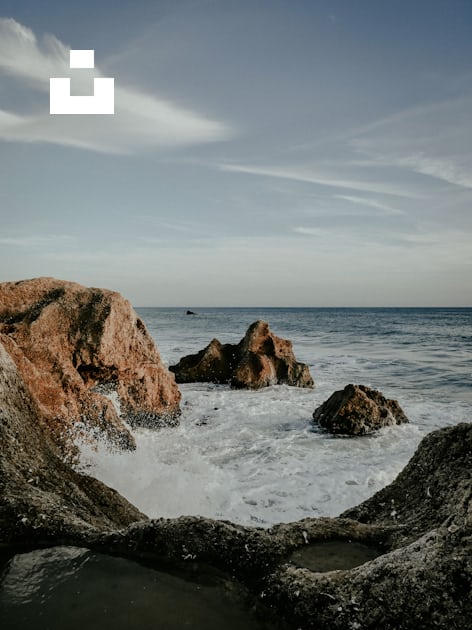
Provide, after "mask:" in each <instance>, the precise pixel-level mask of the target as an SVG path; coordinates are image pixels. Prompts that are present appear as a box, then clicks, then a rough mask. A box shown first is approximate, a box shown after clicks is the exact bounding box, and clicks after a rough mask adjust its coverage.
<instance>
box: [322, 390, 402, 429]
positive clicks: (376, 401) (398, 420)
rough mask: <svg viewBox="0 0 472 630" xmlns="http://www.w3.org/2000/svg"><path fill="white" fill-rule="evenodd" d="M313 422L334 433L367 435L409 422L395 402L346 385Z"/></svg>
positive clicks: (379, 394) (331, 397)
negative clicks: (383, 428)
mask: <svg viewBox="0 0 472 630" xmlns="http://www.w3.org/2000/svg"><path fill="white" fill-rule="evenodd" d="M313 419H314V420H315V422H316V423H318V424H319V425H320V426H321V427H323V428H325V429H327V430H328V431H330V432H331V433H335V434H343V435H366V434H367V433H371V432H372V431H376V430H377V429H381V428H382V427H386V426H390V425H393V424H402V423H405V422H408V418H407V417H406V415H405V414H404V412H403V410H402V408H401V407H400V405H399V404H398V402H397V401H396V400H389V399H387V398H385V397H384V396H383V394H381V392H378V391H376V390H374V389H371V388H370V387H366V386H365V385H346V387H345V388H344V389H343V390H339V391H337V392H334V394H332V395H331V396H330V397H329V398H328V400H326V401H325V402H324V403H323V404H322V405H321V406H320V407H318V408H317V409H315V412H314V414H313Z"/></svg>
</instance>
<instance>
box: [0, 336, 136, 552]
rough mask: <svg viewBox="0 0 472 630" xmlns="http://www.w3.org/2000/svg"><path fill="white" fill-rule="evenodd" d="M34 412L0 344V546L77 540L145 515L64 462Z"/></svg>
mask: <svg viewBox="0 0 472 630" xmlns="http://www.w3.org/2000/svg"><path fill="white" fill-rule="evenodd" d="M38 414H39V409H38V406H37V404H36V401H35V400H34V399H33V398H32V397H31V396H30V394H29V392H28V391H27V390H26V388H25V386H24V383H23V381H22V379H21V377H20V375H19V373H18V370H17V368H16V366H15V364H14V363H13V361H12V359H11V357H10V356H9V354H8V353H7V352H6V350H5V349H4V348H3V346H2V345H1V344H0V546H1V544H8V543H13V542H15V543H22V542H23V543H28V544H32V543H34V542H39V541H42V540H47V539H54V540H56V541H60V540H61V539H62V537H65V538H67V537H71V536H73V537H77V539H80V538H81V537H83V536H85V537H86V536H87V534H88V533H90V532H91V531H92V530H93V531H103V530H111V529H116V528H120V527H125V526H127V525H129V524H130V523H132V522H134V521H137V520H140V519H145V518H146V517H145V516H144V515H143V514H141V513H140V512H139V510H137V509H136V508H135V507H134V506H132V505H131V504H130V503H128V501H126V499H124V498H123V497H121V496H120V495H119V494H118V493H117V492H116V491H115V490H112V489H111V488H108V487H107V486H106V485H105V484H103V483H101V482H100V481H97V480H96V479H93V478H92V477H87V476H85V475H81V474H79V473H77V472H75V471H74V470H72V469H71V467H70V466H69V465H67V464H66V463H64V461H62V457H61V452H60V450H59V449H58V447H57V445H56V444H55V443H54V442H53V440H51V437H50V435H49V432H48V431H47V429H46V427H42V426H41V424H40V422H39V421H38Z"/></svg>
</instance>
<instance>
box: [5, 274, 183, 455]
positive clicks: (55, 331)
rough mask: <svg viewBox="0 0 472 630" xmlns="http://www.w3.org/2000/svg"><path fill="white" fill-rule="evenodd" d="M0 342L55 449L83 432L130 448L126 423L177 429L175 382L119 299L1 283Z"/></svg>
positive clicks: (45, 281)
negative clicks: (166, 425) (16, 369)
mask: <svg viewBox="0 0 472 630" xmlns="http://www.w3.org/2000/svg"><path fill="white" fill-rule="evenodd" d="M0 341H1V343H2V344H3V345H4V347H5V348H6V350H7V351H8V353H9V354H10V355H11V357H12V358H13V360H14V362H15V363H16V366H17V368H18V370H19V372H20V374H21V376H22V378H23V380H24V382H25V385H26V387H27V389H28V391H29V392H30V394H31V395H32V396H33V397H34V399H35V400H36V402H37V405H38V408H39V416H40V417H41V418H42V419H43V420H44V421H45V422H46V424H47V425H48V427H49V430H50V431H51V434H52V435H53V436H54V437H55V439H56V442H57V443H58V444H65V443H66V442H67V441H68V438H69V437H70V435H69V434H71V435H72V436H73V437H74V436H76V435H77V433H78V431H79V429H80V427H85V428H86V429H87V434H88V435H89V436H90V431H96V432H97V435H103V434H104V435H105V436H107V438H108V439H110V440H111V441H113V442H114V443H115V444H117V445H119V446H124V447H133V445H134V440H133V438H132V436H131V434H130V433H129V431H128V429H127V428H126V426H125V424H124V422H123V421H124V420H125V421H127V422H129V423H130V424H131V425H146V426H155V425H157V426H160V425H165V424H175V423H176V422H177V420H176V418H177V415H178V413H179V400H180V393H179V391H178V387H177V385H176V384H175V380H174V376H173V374H171V373H170V372H169V371H168V370H167V369H166V367H165V366H164V365H163V363H162V362H161V359H160V357H159V353H158V351H157V349H156V347H155V345H154V342H153V340H152V338H151V337H150V335H149V333H148V332H147V330H146V328H145V326H144V324H143V322H142V321H141V320H140V319H139V317H137V315H136V313H135V312H134V310H133V309H132V307H131V305H130V303H129V302H128V301H127V300H125V299H124V298H122V297H121V296H120V295H119V294H118V293H115V292H112V291H108V290H105V289H95V288H85V287H83V286H81V285H79V284H75V283H71V282H64V281H61V280H55V279H53V278H37V279H34V280H25V281H22V282H5V283H2V284H0ZM113 398H114V399H115V401H116V402H118V403H119V405H120V410H121V417H120V415H119V413H118V411H117V409H116V408H115V405H114V403H113ZM69 441H70V440H69Z"/></svg>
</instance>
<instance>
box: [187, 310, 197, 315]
mask: <svg viewBox="0 0 472 630" xmlns="http://www.w3.org/2000/svg"><path fill="white" fill-rule="evenodd" d="M186 315H196V313H195V311H187V312H186Z"/></svg>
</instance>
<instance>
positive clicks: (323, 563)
mask: <svg viewBox="0 0 472 630" xmlns="http://www.w3.org/2000/svg"><path fill="white" fill-rule="evenodd" d="M381 554H382V552H381V551H380V550H379V549H376V548H375V547H371V546H368V545H364V544H363V543H359V542H349V541H347V540H330V541H327V542H318V543H314V544H312V545H307V546H306V547H302V548H301V549H297V551H295V552H294V553H293V554H292V555H291V556H290V558H289V561H290V562H291V563H292V564H294V565H295V566H297V567H304V568H306V569H310V570H311V571H316V572H318V573H325V572H327V571H344V570H346V569H353V568H354V567H358V566H360V565H362V564H365V563H366V562H370V561H371V560H374V559H375V558H378V557H379V556H380V555H381Z"/></svg>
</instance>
